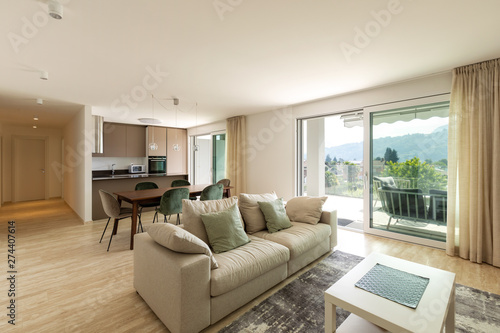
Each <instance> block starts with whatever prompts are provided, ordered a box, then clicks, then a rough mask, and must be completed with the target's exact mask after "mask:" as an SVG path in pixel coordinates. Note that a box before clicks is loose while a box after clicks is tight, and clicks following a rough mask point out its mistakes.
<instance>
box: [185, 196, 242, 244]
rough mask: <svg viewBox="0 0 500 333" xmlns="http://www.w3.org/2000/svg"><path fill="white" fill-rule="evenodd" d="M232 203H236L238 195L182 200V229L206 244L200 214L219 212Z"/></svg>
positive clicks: (205, 232)
mask: <svg viewBox="0 0 500 333" xmlns="http://www.w3.org/2000/svg"><path fill="white" fill-rule="evenodd" d="M234 204H238V197H231V198H227V199H220V200H205V201H197V200H187V199H184V200H182V223H183V224H184V229H186V230H187V231H189V232H190V233H192V234H193V235H195V236H196V237H198V238H199V239H201V240H202V241H204V242H205V243H206V244H207V245H208V244H209V242H208V236H207V231H206V230H205V225H204V224H203V221H202V220H201V216H200V215H201V214H205V213H213V212H220V211H223V210H226V209H228V208H229V207H231V206H232V205H234Z"/></svg>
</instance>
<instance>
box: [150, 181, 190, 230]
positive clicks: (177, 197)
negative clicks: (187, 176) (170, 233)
mask: <svg viewBox="0 0 500 333" xmlns="http://www.w3.org/2000/svg"><path fill="white" fill-rule="evenodd" d="M188 198H189V189H187V188H185V187H181V188H173V189H170V190H168V191H166V192H165V193H163V195H162V196H161V200H160V207H159V208H157V209H156V211H157V212H158V213H161V214H163V222H165V223H166V222H167V215H172V214H177V221H176V224H180V222H181V220H180V216H179V214H180V213H182V199H188Z"/></svg>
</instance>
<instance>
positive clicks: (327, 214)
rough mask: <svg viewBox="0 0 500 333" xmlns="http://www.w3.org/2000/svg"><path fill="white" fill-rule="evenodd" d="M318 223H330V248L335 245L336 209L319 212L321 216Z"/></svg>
mask: <svg viewBox="0 0 500 333" xmlns="http://www.w3.org/2000/svg"><path fill="white" fill-rule="evenodd" d="M319 223H325V224H328V225H330V228H331V229H332V232H331V234H330V248H331V249H333V248H334V247H335V246H337V211H336V210H332V211H326V210H324V211H323V212H322V213H321V218H320V219H319Z"/></svg>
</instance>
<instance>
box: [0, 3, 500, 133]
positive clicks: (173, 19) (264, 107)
mask: <svg viewBox="0 0 500 333" xmlns="http://www.w3.org/2000/svg"><path fill="white" fill-rule="evenodd" d="M61 3H63V4H64V17H63V19H62V20H54V19H52V18H49V17H48V15H47V14H46V12H47V5H46V0H43V1H39V0H2V1H1V2H0V34H1V36H3V37H2V38H1V39H0V48H1V52H0V71H1V75H0V122H3V123H11V124H24V125H27V124H29V125H31V124H32V123H33V120H32V119H33V116H34V115H37V116H38V117H39V118H40V121H39V126H47V127H61V126H63V125H64V124H65V123H66V122H67V121H68V120H69V119H70V118H71V116H72V115H73V114H74V112H76V110H79V109H81V106H82V105H90V106H92V107H93V113H94V114H99V115H104V116H105V120H106V121H118V122H128V123H139V122H138V120H137V119H138V118H141V117H151V116H152V112H153V111H152V99H151V93H153V94H154V95H155V97H156V98H157V99H158V101H159V102H160V103H161V104H162V105H160V104H159V103H158V102H155V103H154V113H155V114H154V115H155V117H156V118H160V119H161V120H162V121H163V125H165V126H178V127H190V126H194V125H195V124H204V123H210V122H214V121H218V120H222V119H225V118H227V117H230V116H234V115H239V114H251V113H255V112H262V111H268V110H272V109H275V108H279V107H282V106H286V105H293V104H297V103H302V102H305V101H309V100H314V99H321V98H325V97H328V96H334V95H338V94H343V93H347V92H350V91H356V90H360V89H366V88H369V87H374V86H379V85H384V84H388V83H392V82H398V81H403V80H408V79H411V78H415V77H420V76H425V75H429V74H434V73H439V72H443V71H449V70H451V69H452V68H454V67H457V66H462V65H466V64H471V63H475V62H479V61H483V60H489V59H493V58H498V57H500V43H499V42H498V31H500V20H499V19H498V13H499V12H500V2H499V1H498V0H482V1H479V2H478V1H477V0H476V1H473V0H462V1H456V0H439V1H436V0H420V1H411V0H400V1H397V0H364V1H361V0H359V1H346V0H315V1H304V0H274V1H269V0H268V1H264V0H247V1H245V0H205V1H200V0H198V1H181V0H177V1H174V0H147V1H145V0H143V1H138V0H135V1H132V0H86V1H84V0H65V1H63V0H61ZM376 13H378V15H377V14H376ZM388 13H389V15H387V14H388ZM377 16H378V17H377ZM359 31H365V33H366V32H368V34H369V35H366V36H363V37H364V38H363V37H361V35H360V33H359ZM343 48H344V51H342V49H343ZM354 48H357V49H354ZM345 50H349V51H350V52H351V53H350V54H347V53H346V51H345ZM40 70H45V71H47V72H48V73H49V79H48V80H47V81H43V80H40V78H39V77H40V73H39V71H40ZM151 73H155V74H154V75H152V74H151ZM146 90H147V91H149V92H148V93H145V92H146ZM173 97H176V98H179V100H180V103H179V105H178V107H175V106H174V104H173V102H172V100H171V99H172V98H173ZM36 98H43V99H44V100H45V102H44V104H43V105H37V104H36ZM127 101H128V102H127ZM127 103H128V104H127ZM176 114H177V117H176Z"/></svg>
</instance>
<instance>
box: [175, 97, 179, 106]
mask: <svg viewBox="0 0 500 333" xmlns="http://www.w3.org/2000/svg"><path fill="white" fill-rule="evenodd" d="M174 105H179V99H178V98H175V97H174Z"/></svg>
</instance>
